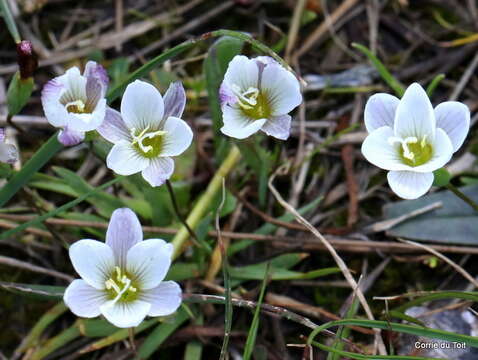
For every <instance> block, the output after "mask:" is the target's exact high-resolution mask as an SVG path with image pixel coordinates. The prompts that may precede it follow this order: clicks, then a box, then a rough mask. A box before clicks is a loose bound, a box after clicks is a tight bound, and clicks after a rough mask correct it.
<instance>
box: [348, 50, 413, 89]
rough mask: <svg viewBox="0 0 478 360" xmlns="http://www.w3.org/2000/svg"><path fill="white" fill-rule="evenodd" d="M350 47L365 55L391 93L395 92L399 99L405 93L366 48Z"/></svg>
mask: <svg viewBox="0 0 478 360" xmlns="http://www.w3.org/2000/svg"><path fill="white" fill-rule="evenodd" d="M352 46H353V47H354V48H356V49H358V50H360V51H361V52H362V53H363V54H365V56H367V57H368V59H369V60H370V62H371V63H372V64H373V66H375V68H376V69H377V71H378V73H379V74H380V76H381V77H382V79H383V80H384V81H385V82H386V83H387V84H388V86H390V87H391V88H392V89H393V91H395V93H396V94H397V96H398V97H399V98H401V97H402V96H403V94H404V92H405V89H404V88H403V86H402V85H401V84H400V82H399V81H398V80H397V79H395V77H394V76H393V75H392V74H391V73H390V72H389V71H388V70H387V68H386V67H385V65H384V64H383V63H382V62H381V61H380V60H379V59H378V58H377V57H376V56H375V55H374V54H372V52H371V51H370V50H369V49H368V48H367V47H365V46H363V45H361V44H357V43H352Z"/></svg>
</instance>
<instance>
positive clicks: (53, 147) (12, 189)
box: [0, 134, 63, 208]
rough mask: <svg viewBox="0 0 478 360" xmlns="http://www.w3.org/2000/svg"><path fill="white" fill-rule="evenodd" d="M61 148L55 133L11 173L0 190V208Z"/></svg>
mask: <svg viewBox="0 0 478 360" xmlns="http://www.w3.org/2000/svg"><path fill="white" fill-rule="evenodd" d="M62 148H63V145H61V144H60V143H59V142H58V139H57V134H55V135H53V136H52V137H50V139H48V141H47V142H46V143H44V144H43V145H42V146H41V148H40V149H39V150H38V151H37V152H36V153H35V154H34V155H33V156H32V158H31V159H30V160H28V161H27V163H26V164H25V165H24V166H23V168H22V169H21V170H20V171H19V172H17V173H16V174H15V175H13V176H12V178H11V179H10V180H9V181H8V183H7V184H6V185H5V186H4V187H3V188H2V189H1V190H0V208H2V207H4V206H5V204H6V203H7V201H8V200H10V199H11V198H12V197H13V195H15V194H16V193H17V192H18V191H19V190H20V189H21V188H22V187H23V186H25V185H26V184H27V183H28V181H29V180H30V178H31V177H32V176H33V175H34V174H35V173H36V172H37V171H38V170H40V169H41V168H42V167H43V166H44V165H45V164H46V163H47V162H48V160H50V159H51V158H52V157H53V155H55V154H56V153H57V152H58V151H60V150H61V149H62Z"/></svg>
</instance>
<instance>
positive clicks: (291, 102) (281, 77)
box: [261, 63, 302, 116]
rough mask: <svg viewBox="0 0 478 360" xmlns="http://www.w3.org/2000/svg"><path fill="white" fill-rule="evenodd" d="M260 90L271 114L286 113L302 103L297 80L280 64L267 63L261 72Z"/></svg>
mask: <svg viewBox="0 0 478 360" xmlns="http://www.w3.org/2000/svg"><path fill="white" fill-rule="evenodd" d="M261 91H262V92H263V93H264V94H265V95H266V97H267V99H268V101H269V105H270V107H271V111H272V115H273V116H280V115H284V114H288V113H289V112H291V111H292V110H294V109H295V108H296V107H297V106H299V105H300V104H301V103H302V94H301V92H300V85H299V80H297V78H296V77H295V76H294V75H293V74H292V73H291V72H290V71H288V70H286V69H284V68H283V67H282V66H281V65H279V64H277V63H274V64H270V65H267V66H266V67H265V68H264V71H263V72H262V78H261Z"/></svg>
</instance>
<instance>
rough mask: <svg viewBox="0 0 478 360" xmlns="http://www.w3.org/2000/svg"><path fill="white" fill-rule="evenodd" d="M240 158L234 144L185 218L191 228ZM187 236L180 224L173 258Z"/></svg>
mask: <svg viewBox="0 0 478 360" xmlns="http://www.w3.org/2000/svg"><path fill="white" fill-rule="evenodd" d="M240 158H241V153H240V151H239V149H238V148H237V146H235V145H234V146H233V147H232V148H231V150H230V152H229V154H228V155H227V157H226V158H225V159H224V161H223V163H222V164H221V166H220V167H219V169H218V170H217V172H216V174H215V175H214V177H213V178H212V179H211V182H210V183H209V185H208V187H207V189H206V192H205V193H204V194H203V195H202V196H201V198H200V199H199V201H198V202H197V203H196V205H195V206H194V208H193V210H192V211H191V213H190V214H189V216H188V218H187V219H186V222H187V223H188V225H189V226H190V227H191V229H194V228H195V227H196V226H197V225H198V223H199V221H200V220H201V219H202V218H203V216H204V214H205V213H206V211H207V210H208V209H209V205H210V204H211V202H212V201H213V199H214V198H215V196H216V194H217V193H218V191H219V189H220V188H221V185H222V179H223V178H225V177H226V176H227V174H229V172H230V171H231V170H232V169H233V168H234V167H235V166H236V164H237V162H238V161H239V159H240ZM188 236H189V232H188V230H187V229H186V227H184V226H182V227H181V228H180V229H179V231H178V232H177V234H176V236H175V237H174V239H173V240H172V244H173V246H174V253H173V258H177V257H178V256H179V255H180V254H181V252H182V250H183V247H184V243H185V242H186V240H187V239H188Z"/></svg>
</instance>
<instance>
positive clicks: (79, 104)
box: [65, 100, 89, 114]
mask: <svg viewBox="0 0 478 360" xmlns="http://www.w3.org/2000/svg"><path fill="white" fill-rule="evenodd" d="M65 107H66V110H67V111H68V112H70V113H75V114H84V113H86V112H89V111H87V108H86V104H85V103H84V102H83V100H75V101H70V102H68V103H66V104H65Z"/></svg>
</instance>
